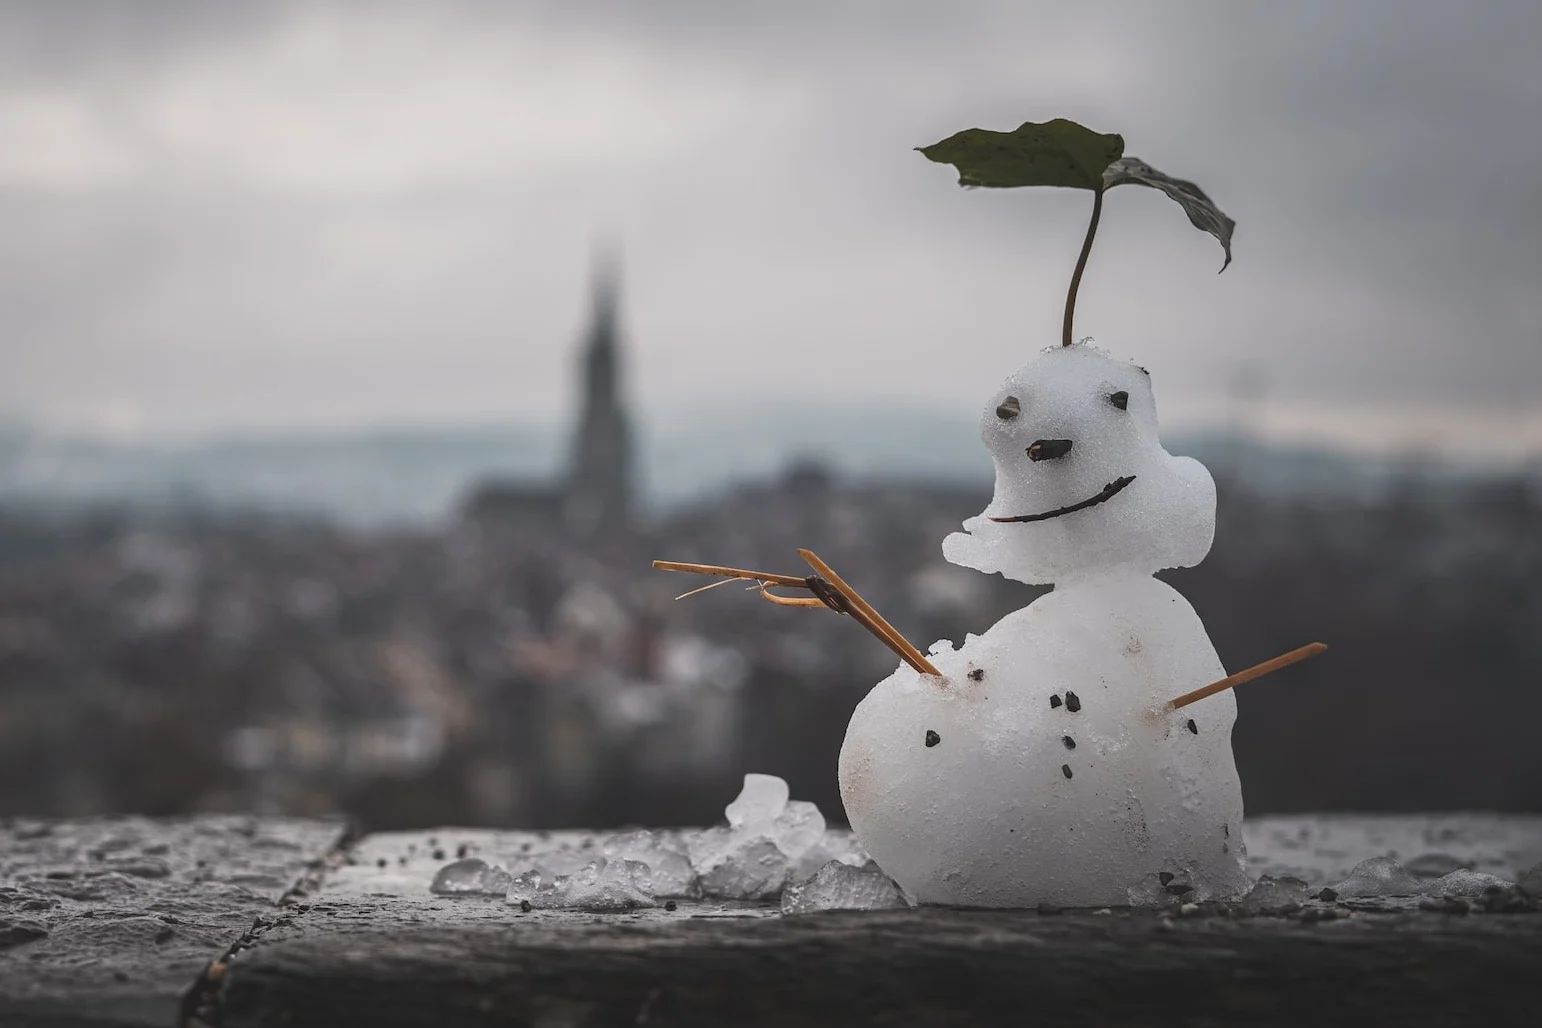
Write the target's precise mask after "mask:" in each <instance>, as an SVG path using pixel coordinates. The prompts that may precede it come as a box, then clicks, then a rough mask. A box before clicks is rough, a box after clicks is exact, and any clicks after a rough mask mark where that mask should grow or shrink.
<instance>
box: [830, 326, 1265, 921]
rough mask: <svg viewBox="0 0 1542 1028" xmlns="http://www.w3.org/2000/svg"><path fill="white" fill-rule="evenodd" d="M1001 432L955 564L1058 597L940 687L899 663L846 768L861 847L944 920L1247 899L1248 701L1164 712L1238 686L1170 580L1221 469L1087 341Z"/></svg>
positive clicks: (961, 661)
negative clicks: (1168, 447)
mask: <svg viewBox="0 0 1542 1028" xmlns="http://www.w3.org/2000/svg"><path fill="white" fill-rule="evenodd" d="M1119 394H1123V395H1119ZM1009 397H1011V398H1015V399H1016V403H1015V404H1013V403H1008V402H1007V400H1008V398H1009ZM1116 400H1117V401H1119V402H1116ZM1121 402H1122V403H1123V407H1122V408H1121V406H1120V403H1121ZM998 410H999V411H1000V412H1001V413H1000V414H998ZM1003 415H1005V416H1003ZM981 437H982V439H983V440H984V442H985V444H986V446H987V447H988V448H989V449H990V451H991V455H992V457H993V459H994V460H995V463H996V472H997V474H996V490H995V496H994V498H993V499H992V501H991V504H990V506H989V507H987V508H986V511H985V512H984V513H983V514H981V515H980V516H978V517H975V518H971V519H970V520H969V521H967V522H966V523H965V529H966V531H965V532H963V533H956V534H954V535H952V536H949V537H948V539H947V540H946V541H945V542H944V544H943V553H944V555H945V556H946V557H947V558H948V559H949V560H951V561H953V562H954V563H957V564H961V565H964V566H966V567H971V568H975V569H976V570H980V571H985V572H1001V573H1003V574H1005V575H1006V576H1008V577H1010V578H1016V579H1019V580H1022V581H1025V582H1036V583H1044V582H1053V583H1054V584H1055V586H1056V587H1055V589H1054V590H1053V591H1052V592H1050V593H1048V594H1047V595H1045V596H1043V597H1041V598H1039V599H1038V600H1036V601H1034V602H1033V603H1031V604H1030V605H1029V606H1027V607H1025V608H1023V609H1022V610H1018V611H1015V612H1014V613H1012V614H1009V615H1007V616H1006V617H1005V618H1003V619H1002V620H1001V621H1000V622H998V623H997V624H996V625H995V626H993V627H992V628H990V629H989V630H988V631H986V632H985V633H984V634H983V635H979V636H975V635H969V636H967V637H966V638H965V639H964V642H963V644H962V645H961V646H960V647H958V648H956V649H955V648H953V647H952V645H951V644H947V643H944V644H941V645H939V646H936V647H934V648H933V650H932V653H933V656H932V658H931V659H932V662H933V663H934V664H935V665H936V666H937V668H938V669H939V670H940V671H941V672H942V676H943V677H942V680H941V681H939V680H937V679H935V678H931V677H928V676H923V675H920V674H918V673H917V672H915V671H913V670H912V669H910V668H909V667H907V666H904V665H901V666H900V667H899V668H898V669H897V670H896V671H895V672H894V673H893V674H892V675H890V676H889V678H887V679H885V680H884V681H882V682H880V683H879V684H878V685H877V686H876V687H875V688H874V689H873V690H872V692H871V693H869V694H868V696H867V697H866V698H864V699H863V700H862V702H861V703H860V704H859V705H858V707H857V709H856V711H855V712H854V714H853V716H852V719H851V722H850V724H849V725H848V727H847V732H846V739H845V743H844V745H843V746H842V750H841V756H840V784H841V796H842V799H843V801H844V803H845V807H846V812H847V815H848V816H849V817H850V819H851V822H852V827H853V828H854V829H855V830H856V835H857V839H858V842H859V843H860V844H861V845H862V846H863V848H865V849H866V850H867V851H868V852H869V853H871V854H872V856H873V858H874V859H876V860H877V862H878V864H879V865H880V866H881V867H882V868H883V869H884V871H885V872H887V873H888V874H889V875H891V876H892V877H893V878H894V879H895V881H896V882H898V883H899V885H900V886H901V887H902V888H903V889H904V890H905V892H906V893H907V894H909V895H910V896H911V897H912V898H914V899H916V900H917V901H919V902H924V903H946V904H959V905H967V906H988V907H1034V906H1037V905H1039V904H1041V903H1042V904H1050V905H1053V906H1061V907H1073V906H1098V907H1101V906H1115V905H1122V904H1124V903H1127V902H1130V901H1131V896H1132V890H1134V892H1135V894H1137V895H1141V896H1144V895H1145V894H1146V893H1147V892H1152V894H1153V901H1156V896H1155V894H1156V893H1160V894H1161V896H1172V895H1173V892H1172V891H1171V890H1170V888H1169V886H1171V885H1172V884H1174V883H1173V882H1172V881H1169V882H1167V883H1166V884H1164V883H1163V881H1162V880H1161V878H1160V876H1161V875H1163V874H1166V875H1169V876H1173V877H1174V878H1175V879H1177V884H1178V886H1179V887H1184V886H1186V887H1187V889H1186V891H1184V892H1183V895H1182V899H1183V901H1185V902H1197V901H1202V900H1208V899H1235V898H1238V897H1240V896H1241V895H1242V894H1244V893H1245V892H1246V891H1247V890H1248V887H1249V882H1248V878H1247V874H1246V871H1245V867H1246V865H1245V858H1246V854H1245V852H1244V847H1243V842H1242V834H1241V824H1242V792H1241V783H1240V781H1239V780H1238V777H1237V772H1236V766H1235V763H1234V761H1233V757H1232V752H1231V729H1232V724H1233V722H1234V720H1235V718H1236V700H1235V698H1234V697H1233V695H1232V693H1231V692H1229V691H1228V692H1223V693H1220V694H1217V695H1215V696H1212V697H1209V698H1207V699H1205V700H1202V701H1200V702H1199V703H1196V704H1194V705H1192V706H1190V707H1187V708H1184V709H1183V710H1181V711H1164V710H1163V709H1162V708H1163V706H1164V704H1165V703H1166V701H1168V700H1170V699H1172V698H1174V697H1176V696H1178V695H1181V694H1182V693H1185V692H1188V691H1190V690H1192V689H1195V688H1197V687H1199V686H1202V685H1205V684H1207V683H1209V682H1212V681H1215V680H1216V679H1219V678H1223V677H1225V670H1224V668H1223V667H1222V665H1221V662H1220V659H1219V658H1218V657H1217V655H1216V653H1215V649H1214V647H1213V646H1212V644H1211V642H1210V639H1209V637H1208V636H1207V634H1206V633H1205V628H1204V625H1203V624H1202V623H1201V622H1200V620H1199V617H1198V615H1196V614H1195V613H1194V610H1193V608H1192V607H1191V606H1189V604H1188V602H1187V601H1185V600H1184V598H1183V597H1182V596H1180V595H1179V594H1178V593H1177V592H1175V591H1174V590H1173V589H1172V588H1170V587H1169V586H1167V585H1166V584H1164V583H1162V582H1159V581H1157V580H1156V579H1154V578H1152V577H1151V575H1152V573H1153V572H1155V571H1157V570H1159V569H1161V568H1169V567H1182V566H1189V565H1192V564H1195V563H1198V562H1199V560H1200V559H1202V558H1203V557H1204V555H1205V553H1206V552H1207V551H1208V550H1209V547H1210V542H1211V537H1212V535H1213V532H1214V526H1215V488H1214V484H1213V482H1212V481H1211V479H1210V475H1209V473H1208V472H1207V471H1205V469H1204V467H1203V466H1202V465H1200V464H1198V463H1197V462H1195V461H1192V460H1189V459H1187V458H1178V457H1173V456H1171V455H1170V454H1168V453H1167V452H1166V451H1165V450H1164V449H1163V448H1162V446H1161V442H1160V440H1159V438H1158V434H1157V421H1156V409H1155V405H1154V401H1153V398H1152V391H1151V385H1150V377H1149V376H1148V375H1147V374H1146V373H1145V372H1143V371H1142V370H1141V369H1139V368H1138V367H1136V366H1134V365H1132V364H1128V363H1124V362H1121V361H1116V360H1114V359H1112V358H1110V357H1108V356H1107V355H1106V354H1103V353H1102V352H1101V351H1098V350H1096V349H1094V348H1092V347H1090V346H1088V345H1086V344H1078V345H1077V346H1074V347H1070V348H1056V349H1055V350H1053V351H1050V352H1047V353H1045V354H1043V355H1042V356H1040V357H1039V358H1037V359H1036V360H1034V361H1032V362H1031V363H1029V364H1028V365H1027V366H1026V367H1024V368H1023V369H1022V370H1020V371H1019V372H1017V373H1016V374H1014V375H1013V376H1012V377H1011V378H1009V379H1008V380H1007V382H1006V383H1005V384H1004V385H1003V386H1002V388H1001V389H1000V390H998V391H997V393H996V394H995V395H994V396H993V397H992V398H991V399H990V401H989V402H988V403H987V404H986V407H985V412H984V415H983V417H982V424H981ZM1067 441H1069V447H1068V448H1067V446H1066V442H1067ZM1036 443H1038V444H1040V445H1039V446H1038V447H1037V448H1036V447H1035V444H1036ZM1030 451H1032V452H1033V453H1036V454H1039V455H1041V456H1047V459H1039V460H1034V459H1031V458H1030ZM1131 476H1133V478H1131ZM1126 479H1130V481H1128V483H1127V484H1125V485H1124V486H1123V487H1120V488H1118V489H1117V491H1113V492H1112V493H1111V494H1110V495H1108V496H1107V498H1106V499H1104V500H1102V501H1100V502H1097V503H1095V504H1090V505H1086V506H1078V505H1080V504H1082V503H1083V501H1087V500H1089V499H1091V498H1095V497H1098V496H1100V495H1102V494H1104V493H1108V492H1109V490H1110V489H1112V487H1113V486H1114V485H1115V484H1117V483H1119V482H1121V481H1124V480H1126ZM1067 507H1078V509H1076V510H1074V511H1072V512H1069V513H1064V514H1056V515H1054V516H1051V517H1047V518H1043V519H1040V520H1032V521H1024V522H1012V523H1002V522H994V521H991V520H989V517H990V516H1001V517H1016V516H1022V515H1040V514H1052V513H1053V512H1055V511H1058V510H1061V509H1062V508H1067ZM934 737H935V738H936V739H937V741H936V742H935V743H934V744H933V745H927V744H926V743H927V740H928V739H931V738H934ZM1153 883H1154V884H1153Z"/></svg>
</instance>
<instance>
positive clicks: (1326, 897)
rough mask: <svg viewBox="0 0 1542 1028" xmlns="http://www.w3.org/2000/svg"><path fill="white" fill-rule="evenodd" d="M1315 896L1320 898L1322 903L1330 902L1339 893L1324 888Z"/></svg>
mask: <svg viewBox="0 0 1542 1028" xmlns="http://www.w3.org/2000/svg"><path fill="white" fill-rule="evenodd" d="M1317 898H1318V899H1320V900H1322V901H1323V902H1324V903H1332V902H1333V901H1334V900H1336V899H1338V898H1339V894H1338V893H1337V892H1334V891H1333V890H1332V889H1326V888H1325V889H1323V891H1322V892H1319V893H1318V894H1317Z"/></svg>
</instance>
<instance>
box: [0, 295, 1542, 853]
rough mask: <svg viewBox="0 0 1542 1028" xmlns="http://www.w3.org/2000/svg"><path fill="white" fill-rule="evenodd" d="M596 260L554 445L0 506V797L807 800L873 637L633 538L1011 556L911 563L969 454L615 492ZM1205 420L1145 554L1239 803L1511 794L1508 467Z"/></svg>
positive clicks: (1537, 686)
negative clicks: (1170, 535) (456, 500)
mask: <svg viewBox="0 0 1542 1028" xmlns="http://www.w3.org/2000/svg"><path fill="white" fill-rule="evenodd" d="M616 317H617V315H616V293H615V288H614V284H613V283H612V282H611V281H610V280H609V279H607V278H605V277H603V276H602V277H601V278H600V280H599V281H598V282H597V287H596V293H595V301H594V311H593V324H592V326H591V329H590V333H589V335H588V337H587V340H586V342H585V345H584V348H583V352H582V364H581V367H582V383H583V389H582V395H583V398H584V402H583V407H582V409H581V411H580V412H579V415H578V417H577V419H576V426H577V427H576V430H575V432H574V434H573V439H572V444H571V448H570V457H569V461H568V464H567V467H566V468H565V469H563V470H562V471H561V472H560V473H558V474H556V475H554V476H552V477H550V478H540V477H535V476H525V477H521V478H512V479H506V480H491V481H485V482H482V483H480V484H479V485H477V486H476V487H475V488H474V489H472V490H471V491H470V492H468V493H467V495H466V496H465V499H464V502H463V503H462V504H461V505H460V507H459V509H458V510H457V511H456V513H455V514H454V515H453V516H452V517H449V518H445V519H441V520H440V521H438V522H434V523H428V524H410V525H405V526H402V525H397V526H387V527H374V528H367V529H366V528H360V527H358V526H351V527H349V526H344V525H341V524H338V523H336V522H329V521H326V520H323V519H319V518H314V517H310V516H298V515H296V516H287V517H286V516H283V515H281V514H275V513H272V512H266V513H255V512H253V513H241V512H239V511H232V510H229V509H218V510H213V509H205V508H200V507H199V506H197V505H184V506H178V505H175V504H173V505H168V506H163V507H160V508H158V509H147V508H144V507H142V506H114V505H111V504H102V503H96V504H78V505H71V506H66V507H60V506H57V505H55V506H52V507H39V506H37V505H32V504H28V505H12V506H10V507H8V508H5V509H4V510H3V512H0V814H17V813H28V814H48V815H77V814H89V813H96V812H102V811H141V812H147V813H152V814H169V813H181V812H189V811H227V810H252V811H259V812H274V813H278V812H284V813H299V814H319V813H327V812H335V811H341V812H345V813H347V814H349V815H351V816H353V817H355V818H357V819H358V820H359V821H360V822H362V823H363V824H365V825H367V826H369V827H372V828H401V827H421V826H429V825H435V824H444V823H459V824H468V825H469V824H482V825H509V826H514V825H523V826H531V825H533V826H543V827H559V826H579V825H583V826H593V827H603V826H611V825H617V824H622V823H656V824H663V823H670V824H679V823H702V822H709V821H712V820H714V819H715V818H716V817H717V816H718V814H719V813H720V811H721V809H722V806H723V804H724V802H725V801H726V800H727V799H728V798H731V797H732V796H733V795H734V793H735V792H736V791H737V783H738V779H739V776H740V775H742V774H743V773H744V772H746V771H762V772H771V773H775V774H779V775H781V776H783V777H785V778H786V779H788V781H789V782H790V783H791V786H792V790H793V794H794V795H795V796H797V797H800V798H806V799H811V800H814V801H816V802H817V803H818V804H819V805H820V807H821V809H822V810H824V811H825V812H826V814H827V816H829V817H830V818H831V820H833V821H834V820H839V819H840V818H841V816H842V815H841V806H840V801H839V797H838V795H837V792H836V776H835V764H836V754H837V752H838V750H839V746H840V742H841V739H842V735H843V733H844V730H845V726H846V721H847V719H848V717H849V715H850V712H851V710H852V708H853V707H854V705H855V704H856V703H857V701H858V700H859V699H860V698H861V697H862V695H863V694H864V693H865V692H866V690H868V689H869V688H870V687H871V686H872V685H873V684H874V683H875V682H876V681H878V680H879V679H880V678H882V677H884V676H885V675H886V674H888V673H889V671H890V670H891V669H892V667H893V665H894V663H895V661H894V658H893V657H892V655H891V654H890V653H889V652H888V651H887V650H885V649H883V648H882V647H880V646H879V645H878V644H877V643H876V642H875V641H874V640H873V639H872V638H871V637H869V636H868V635H866V634H865V633H863V632H862V631H860V630H859V628H858V627H857V626H856V625H855V624H853V623H850V622H849V619H844V618H839V617H836V616H834V615H833V614H830V613H828V612H823V611H798V610H786V609H782V608H777V607H773V606H771V605H769V604H766V603H764V602H762V601H761V600H760V599H759V598H758V597H756V596H754V595H753V594H750V593H746V592H745V591H743V590H742V589H740V588H738V587H736V586H734V585H729V586H727V587H726V588H723V589H718V590H715V591H713V592H711V593H708V594H706V595H702V596H694V597H691V598H689V599H685V600H681V601H676V600H675V599H674V597H675V596H676V595H677V594H678V593H681V592H684V591H686V590H688V589H691V588H694V587H696V586H698V585H700V584H702V583H701V581H700V580H695V579H692V578H689V577H681V576H673V575H667V574H664V573H661V572H657V571H653V570H651V569H650V566H649V562H650V561H651V560H652V559H653V558H656V557H662V558H670V559H678V560H699V561H705V562H712V563H724V564H733V565H737V566H741V567H749V568H756V569H763V570H769V571H784V572H788V573H798V569H799V562H798V559H797V552H796V551H797V549H798V548H799V547H810V548H812V549H814V550H816V551H818V552H819V553H820V554H821V555H823V556H824V557H825V558H827V559H828V560H829V561H830V562H831V563H832V564H833V565H834V566H835V567H836V568H837V569H838V570H839V571H840V572H841V573H842V574H843V576H845V577H846V578H847V579H849V580H850V581H851V582H852V583H853V584H854V585H856V586H857V587H858V588H860V589H861V590H862V592H863V594H864V595H865V596H867V597H868V598H869V599H870V600H871V601H872V602H873V603H874V604H875V605H876V606H878V607H879V609H880V610H882V611H883V612H884V613H885V615H886V616H888V617H889V618H890V620H892V621H893V622H894V623H895V624H896V625H897V626H898V627H899V628H900V630H901V631H902V632H903V633H904V634H905V635H906V636H907V637H908V638H910V639H911V640H912V641H914V642H916V643H918V644H919V645H921V646H922V647H923V648H924V647H925V646H926V645H927V644H929V643H930V642H932V641H933V640H936V639H941V638H951V639H955V640H956V639H960V638H962V636H963V635H964V633H966V632H969V631H975V632H979V631H983V630H984V628H986V627H987V626H989V625H990V624H991V623H992V622H993V621H994V620H995V619H997V618H999V617H1000V616H1002V615H1003V614H1005V613H1007V612H1008V611H1010V610H1012V609H1014V608H1016V607H1019V606H1021V605H1022V604H1024V603H1026V602H1027V601H1028V600H1029V599H1031V598H1032V597H1033V596H1034V595H1035V590H1033V589H1030V588H1028V587H1025V586H1020V585H1018V584H1016V583H1011V582H1007V581H1004V580H1003V579H1001V578H999V577H986V576H983V575H980V574H978V573H975V572H972V571H968V570H964V569H961V568H957V567H954V566H951V565H949V564H947V563H945V562H944V561H943V560H942V557H941V551H940V544H941V540H942V538H943V536H944V535H946V534H947V533H948V532H950V531H952V530H954V529H956V528H957V526H958V525H959V523H960V522H961V521H962V520H963V519H965V518H966V517H968V516H970V515H972V514H974V513H977V512H978V511H979V510H980V509H981V508H982V507H983V506H984V504H985V503H986V501H987V500H988V498H989V485H988V482H984V481H979V482H975V483H973V484H969V483H964V484H960V483H957V482H954V483H948V482H941V481H934V480H930V479H928V480H899V479H895V478H892V477H875V476H857V475H852V474H848V473H843V472H838V471H835V470H832V468H831V467H829V466H826V465H823V464H821V463H819V462H816V461H812V460H809V461H801V462H796V463H794V464H793V465H792V466H790V467H788V468H786V469H785V470H784V471H783V472H782V473H780V474H779V475H775V476H769V477H761V478H760V479H758V480H754V481H745V482H739V483H736V484H733V485H730V486H726V487H724V488H723V489H720V490H718V491H717V492H715V493H713V494H711V495H707V496H701V497H697V498H695V499H692V500H691V501H689V502H684V503H677V504H673V505H671V506H669V507H668V508H666V509H664V510H662V511H657V512H648V511H645V510H642V509H640V507H639V504H638V502H637V483H636V481H635V479H636V477H637V476H636V469H635V467H634V460H635V451H636V441H635V439H634V435H635V429H634V427H633V426H632V425H631V423H630V420H629V417H628V412H627V409H626V404H625V402H624V397H623V395H622V390H621V384H620V373H619V365H620V362H621V358H622V356H623V355H622V354H621V353H619V351H618V333H617V330H616ZM1268 459H1269V457H1268V454H1267V451H1265V450H1259V449H1256V448H1254V449H1248V448H1240V449H1238V448H1234V449H1231V450H1227V449H1225V448H1222V449H1220V450H1218V451H1217V452H1216V453H1215V454H1214V455H1213V457H1212V460H1211V467H1212V470H1213V471H1214V472H1215V474H1216V477H1217V480H1218V485H1219V492H1220V497H1221V500H1220V511H1219V518H1218V529H1217V536H1216V543H1215V547H1214V550H1213V551H1212V553H1211V555H1210V556H1209V558H1208V559H1207V560H1206V561H1205V562H1204V563H1203V564H1202V565H1201V566H1199V567H1198V568H1194V569H1190V570H1186V571H1182V572H1177V573H1172V574H1170V575H1169V576H1167V577H1169V580H1170V581H1172V582H1173V584H1174V585H1175V586H1177V588H1179V589H1180V590H1181V591H1182V592H1183V593H1184V594H1185V595H1186V596H1187V597H1188V598H1189V599H1190V600H1191V602H1192V603H1193V604H1194V605H1195V607H1196V608H1197V609H1198V611H1199V613H1200V615H1201V616H1202V617H1203V618H1204V621H1205V623H1206V625H1207V626H1208V628H1209V630H1210V634H1211V636H1212V638H1213V639H1214V641H1215V643H1216V646H1217V648H1218V649H1219V651H1220V653H1221V656H1222V659H1223V660H1224V661H1225V663H1226V665H1227V667H1228V668H1232V669H1237V668H1240V667H1243V666H1246V665H1248V664H1251V663H1254V662H1256V661H1259V660H1262V659H1264V658H1266V657H1270V656H1273V655H1275V654H1277V653H1280V652H1282V651H1284V650H1287V649H1290V648H1293V647H1295V646H1297V645H1300V644H1301V643H1304V642H1307V641H1310V640H1314V639H1322V640H1325V641H1327V642H1328V643H1330V644H1331V646H1332V650H1331V652H1330V653H1329V654H1328V655H1327V656H1325V657H1323V658H1319V659H1318V660H1315V661H1312V662H1309V663H1307V664H1305V665H1302V666H1300V667H1298V668H1295V669H1292V670H1290V671H1288V672H1285V673H1282V674H1280V675H1278V676H1276V677H1273V678H1270V679H1267V680H1264V681H1261V682H1258V683H1255V684H1252V685H1249V686H1246V687H1245V688H1244V689H1243V690H1242V693H1241V696H1240V697H1239V703H1240V706H1241V717H1240V720H1239V722H1238V726H1237V729H1236V733H1235V745H1236V749H1237V753H1238V761H1239V765H1240V767H1241V771H1242V777H1243V781H1244V783H1245V790H1246V799H1247V803H1248V807H1249V810H1250V812H1253V813H1265V812H1278V811H1292V810H1307V809H1313V810H1414V809H1418V810H1432V809H1459V808H1486V809H1501V810H1542V750H1539V749H1538V747H1536V746H1535V745H1534V741H1535V733H1536V726H1537V725H1539V724H1542V680H1539V678H1538V672H1537V669H1538V668H1542V632H1539V631H1538V626H1539V625H1542V531H1539V526H1542V490H1539V489H1538V488H1537V487H1536V485H1535V482H1534V481H1531V480H1529V479H1527V478H1526V477H1525V476H1523V475H1522V474H1520V473H1519V472H1516V473H1513V474H1508V475H1506V474H1499V473H1494V474H1486V475H1467V476H1458V475H1434V474H1421V473H1419V472H1418V471H1416V470H1415V469H1412V468H1407V469H1404V470H1403V471H1401V472H1400V473H1397V474H1392V475H1388V476H1384V477H1383V478H1381V479H1379V480H1377V481H1376V482H1374V483H1373V485H1374V487H1371V485H1367V486H1366V487H1365V488H1359V489H1327V488H1312V487H1307V486H1303V485H1300V483H1299V482H1298V483H1297V486H1296V487H1295V488H1282V487H1281V486H1280V485H1279V484H1278V483H1277V482H1273V480H1272V479H1271V478H1270V476H1269V474H1268V469H1267V468H1261V467H1258V466H1256V462H1259V461H1265V462H1266V461H1267V460H1268Z"/></svg>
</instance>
